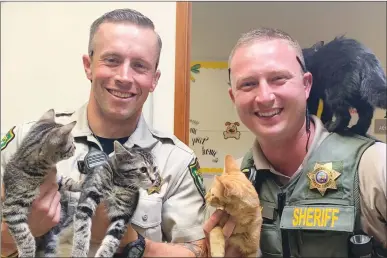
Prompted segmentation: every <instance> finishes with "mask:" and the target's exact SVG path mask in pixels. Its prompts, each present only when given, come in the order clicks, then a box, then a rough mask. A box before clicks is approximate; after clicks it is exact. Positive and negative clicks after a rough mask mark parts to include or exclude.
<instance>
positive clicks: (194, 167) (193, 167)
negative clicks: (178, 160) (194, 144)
mask: <svg viewBox="0 0 387 258" xmlns="http://www.w3.org/2000/svg"><path fill="white" fill-rule="evenodd" d="M199 169H200V166H199V161H198V158H195V159H193V160H192V161H191V163H190V164H189V165H188V170H189V172H190V174H191V176H192V179H193V180H194V183H195V186H196V188H197V189H198V191H199V193H200V195H201V196H202V197H203V199H204V196H205V195H206V189H205V187H204V183H203V177H202V174H201V173H200V172H199Z"/></svg>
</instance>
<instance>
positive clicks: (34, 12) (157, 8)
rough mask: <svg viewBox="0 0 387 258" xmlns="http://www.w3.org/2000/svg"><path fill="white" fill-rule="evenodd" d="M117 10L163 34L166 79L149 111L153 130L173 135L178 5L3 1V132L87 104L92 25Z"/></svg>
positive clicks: (160, 83) (147, 115)
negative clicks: (142, 18)
mask: <svg viewBox="0 0 387 258" xmlns="http://www.w3.org/2000/svg"><path fill="white" fill-rule="evenodd" d="M116 8H133V9H136V10H138V11H140V12H142V13H144V14H145V15H147V16H149V17H150V18H151V19H152V20H153V22H154V23H155V26H156V30H157V32H158V33H160V36H161V38H162V40H163V49H162V52H161V63H160V69H161V74H162V75H161V78H160V81H159V85H158V87H157V88H156V91H155V92H154V94H153V96H151V98H149V100H148V101H147V103H146V105H145V107H144V112H145V116H146V119H147V121H148V122H150V123H151V124H153V126H154V127H156V128H157V129H159V130H164V131H167V132H171V133H173V122H174V121H173V117H174V116H173V114H174V109H173V108H174V85H175V83H174V81H175V58H174V56H175V32H176V15H174V14H175V13H176V3H175V2H113V3H107V2H83V3H81V2H68V3H64V2H56V3H45V2H35V3H34V2H31V3H27V2H24V3H17V2H14V3H11V2H7V3H1V133H2V134H4V133H5V132H7V131H8V130H9V129H10V127H12V126H13V125H15V124H18V123H20V122H23V121H28V120H31V119H35V118H37V117H39V116H40V115H41V114H42V113H43V112H44V111H46V110H48V109H49V108H56V109H58V110H73V109H76V108H77V107H78V106H80V105H82V104H83V103H84V102H86V101H87V99H88V96H89V87H90V83H89V81H88V80H87V79H86V77H85V75H84V71H83V66H82V55H83V54H85V53H87V44H88V36H89V27H90V25H91V23H92V22H93V21H94V20H95V19H96V18H98V17H99V16H100V15H102V14H103V13H105V12H108V11H110V10H113V9H116ZM165 13H170V15H165ZM171 57H173V58H171ZM165 99H167V100H169V101H165Z"/></svg>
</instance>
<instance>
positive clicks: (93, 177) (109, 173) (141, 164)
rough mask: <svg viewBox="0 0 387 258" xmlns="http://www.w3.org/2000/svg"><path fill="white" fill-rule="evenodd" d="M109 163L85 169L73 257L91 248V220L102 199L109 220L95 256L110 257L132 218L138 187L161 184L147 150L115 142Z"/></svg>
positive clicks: (137, 197)
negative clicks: (129, 147) (86, 170)
mask: <svg viewBox="0 0 387 258" xmlns="http://www.w3.org/2000/svg"><path fill="white" fill-rule="evenodd" d="M114 151H115V153H114V155H113V156H111V157H109V160H108V161H109V165H107V164H106V165H101V166H97V167H95V168H93V169H92V171H88V172H87V175H86V178H85V179H84V184H83V190H82V193H81V197H80V199H79V203H78V207H77V211H76V215H75V218H74V238H73V250H72V257H87V256H88V253H89V248H90V238H91V222H92V216H93V215H94V213H95V210H96V208H97V206H98V205H99V204H100V203H101V202H104V203H105V207H106V210H107V215H108V218H109V219H110V221H111V224H110V226H109V228H108V230H107V233H106V236H105V238H104V239H103V241H102V244H101V246H100V248H99V249H98V251H97V253H96V254H95V256H96V257H112V256H113V255H114V253H115V252H116V250H117V248H118V246H119V244H120V241H121V238H122V237H123V235H124V234H125V232H126V230H127V226H128V224H129V223H130V222H131V219H132V216H133V214H134V212H135V210H136V207H137V203H138V199H139V188H140V187H141V188H143V189H147V188H149V187H152V186H160V184H161V177H160V174H159V173H158V171H157V167H156V166H155V165H154V162H153V156H152V155H151V153H150V151H147V150H145V149H142V148H137V147H134V148H131V149H128V148H126V147H124V146H122V145H121V144H120V143H119V142H118V141H115V142H114Z"/></svg>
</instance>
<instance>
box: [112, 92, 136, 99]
mask: <svg viewBox="0 0 387 258" xmlns="http://www.w3.org/2000/svg"><path fill="white" fill-rule="evenodd" d="M109 92H110V93H111V94H113V95H114V96H116V97H119V98H130V97H133V94H132V93H126V92H120V91H115V90H110V91H109Z"/></svg>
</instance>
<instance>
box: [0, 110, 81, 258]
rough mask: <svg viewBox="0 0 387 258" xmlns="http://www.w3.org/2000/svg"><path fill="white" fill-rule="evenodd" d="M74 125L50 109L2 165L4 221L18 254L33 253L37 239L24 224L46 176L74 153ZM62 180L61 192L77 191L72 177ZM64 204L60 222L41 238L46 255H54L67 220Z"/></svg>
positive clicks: (21, 255)
mask: <svg viewBox="0 0 387 258" xmlns="http://www.w3.org/2000/svg"><path fill="white" fill-rule="evenodd" d="M75 124H76V122H72V123H69V124H67V125H61V124H58V123H56V122H55V113H54V110H53V109H50V110H49V111H47V112H46V113H45V114H44V115H43V116H42V117H41V118H40V119H39V121H37V122H36V123H35V124H34V125H33V126H32V128H31V129H30V131H29V132H28V134H27V135H26V136H25V137H24V138H23V140H22V142H21V144H20V147H19V148H18V150H17V151H16V152H15V153H14V154H13V156H12V157H11V159H10V160H9V161H8V162H7V164H6V166H5V169H4V177H3V183H4V188H5V200H4V202H3V210H2V211H3V220H4V222H5V223H6V224H7V225H8V228H9V231H10V234H11V235H12V237H13V238H14V239H15V242H16V245H17V249H18V252H19V257H34V256H35V252H36V249H37V248H36V242H37V241H36V240H35V238H34V236H33V235H32V233H31V230H30V228H29V226H28V223H27V219H28V214H29V212H30V207H31V204H32V202H33V201H34V200H35V199H36V198H37V197H38V195H39V187H40V185H41V184H42V183H43V182H44V180H45V178H46V176H47V175H48V174H49V173H54V171H56V170H55V166H56V164H57V163H58V162H59V161H62V160H65V159H68V158H70V157H71V156H73V155H74V151H75V146H74V143H73V137H72V135H71V130H72V129H73V128H74V126H75ZM62 182H63V184H62V188H61V190H62V191H65V190H69V191H80V184H78V183H77V182H75V181H73V180H72V179H70V178H67V177H62ZM67 201H68V200H67V196H66V195H65V194H62V200H61V202H62V203H63V204H65V202H67ZM63 204H62V211H61V220H60V222H59V224H58V225H57V226H56V227H54V228H53V229H51V231H49V232H48V233H47V234H46V235H44V236H42V237H41V238H42V239H43V244H42V247H43V248H44V249H45V256H46V257H50V256H55V255H56V248H57V243H58V234H59V233H60V232H61V230H62V226H67V225H68V222H69V221H68V219H67V218H68V216H67V214H66V209H65V207H66V205H63Z"/></svg>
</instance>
